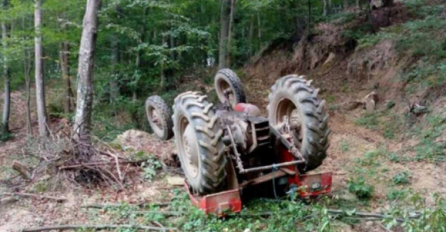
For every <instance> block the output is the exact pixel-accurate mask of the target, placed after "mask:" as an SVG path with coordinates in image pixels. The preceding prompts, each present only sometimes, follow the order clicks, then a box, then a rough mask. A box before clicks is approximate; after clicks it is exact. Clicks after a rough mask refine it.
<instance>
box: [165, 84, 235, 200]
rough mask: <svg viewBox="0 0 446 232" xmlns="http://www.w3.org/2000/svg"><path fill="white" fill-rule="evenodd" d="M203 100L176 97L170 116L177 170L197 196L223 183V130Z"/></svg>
mask: <svg viewBox="0 0 446 232" xmlns="http://www.w3.org/2000/svg"><path fill="white" fill-rule="evenodd" d="M206 98H207V97H206V96H202V95H200V94H199V93H197V92H186V93H183V94H181V95H179V96H178V97H177V98H176V99H175V103H174V106H173V110H174V114H173V116H172V119H173V125H174V132H175V143H176V146H177V149H178V156H179V158H180V161H181V167H182V169H183V171H184V173H185V175H186V179H187V181H188V183H189V185H190V187H192V189H193V190H194V191H195V192H197V193H199V194H209V193H215V192H218V191H220V190H222V189H223V187H224V186H225V182H226V181H225V180H226V169H225V166H226V157H225V154H224V148H225V146H224V144H223V141H222V135H223V130H222V129H221V128H220V124H219V117H218V116H217V115H216V113H215V110H214V108H213V107H212V106H213V105H212V103H209V102H208V101H207V100H206Z"/></svg>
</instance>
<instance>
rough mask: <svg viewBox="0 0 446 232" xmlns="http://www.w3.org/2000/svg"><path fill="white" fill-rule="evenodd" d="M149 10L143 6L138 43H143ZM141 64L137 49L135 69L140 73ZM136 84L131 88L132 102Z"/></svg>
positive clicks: (134, 97)
mask: <svg viewBox="0 0 446 232" xmlns="http://www.w3.org/2000/svg"><path fill="white" fill-rule="evenodd" d="M148 12H149V8H148V7H147V8H145V9H144V11H143V15H142V25H141V30H140V34H141V37H140V41H139V42H140V43H144V40H145V34H146V23H147V22H146V19H147V13H148ZM141 65H142V60H141V51H138V52H137V53H136V61H135V66H136V69H137V70H138V72H139V73H141ZM136 90H137V85H135V86H133V89H132V99H133V102H136V100H137V99H138V95H137V91H136Z"/></svg>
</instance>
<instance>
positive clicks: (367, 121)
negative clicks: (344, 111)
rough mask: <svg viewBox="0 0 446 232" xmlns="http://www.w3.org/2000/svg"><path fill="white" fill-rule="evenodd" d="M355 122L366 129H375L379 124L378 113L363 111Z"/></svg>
mask: <svg viewBox="0 0 446 232" xmlns="http://www.w3.org/2000/svg"><path fill="white" fill-rule="evenodd" d="M355 123H356V125H358V126H364V127H366V128H367V129H377V128H378V125H379V119H378V115H377V114H376V113H365V114H363V115H362V116H361V117H360V118H359V119H358V120H356V122H355Z"/></svg>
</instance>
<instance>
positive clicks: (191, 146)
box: [179, 117, 200, 177]
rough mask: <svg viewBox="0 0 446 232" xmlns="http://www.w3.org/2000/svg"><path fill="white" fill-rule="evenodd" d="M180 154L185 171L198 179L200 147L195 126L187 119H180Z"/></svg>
mask: <svg viewBox="0 0 446 232" xmlns="http://www.w3.org/2000/svg"><path fill="white" fill-rule="evenodd" d="M179 137H180V154H181V156H182V160H183V166H184V169H185V171H186V172H187V173H188V174H189V175H190V176H191V177H196V176H197V175H198V170H199V165H200V164H199V159H198V155H199V154H198V147H197V140H196V136H195V131H194V128H193V126H192V125H191V124H190V123H189V121H188V120H187V118H186V117H182V118H181V119H180V136H179Z"/></svg>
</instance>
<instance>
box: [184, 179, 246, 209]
mask: <svg viewBox="0 0 446 232" xmlns="http://www.w3.org/2000/svg"><path fill="white" fill-rule="evenodd" d="M185 188H186V190H187V192H188V193H189V198H190V199H191V201H192V204H194V205H195V206H197V207H198V208H199V209H201V210H203V211H204V212H205V213H206V214H216V215H218V216H224V215H225V213H226V212H233V213H238V212H240V211H241V210H242V199H241V196H240V191H239V189H233V190H228V191H224V192H219V193H214V194H210V195H206V196H198V195H194V194H192V193H191V191H190V188H189V186H188V185H187V183H186V184H185Z"/></svg>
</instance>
